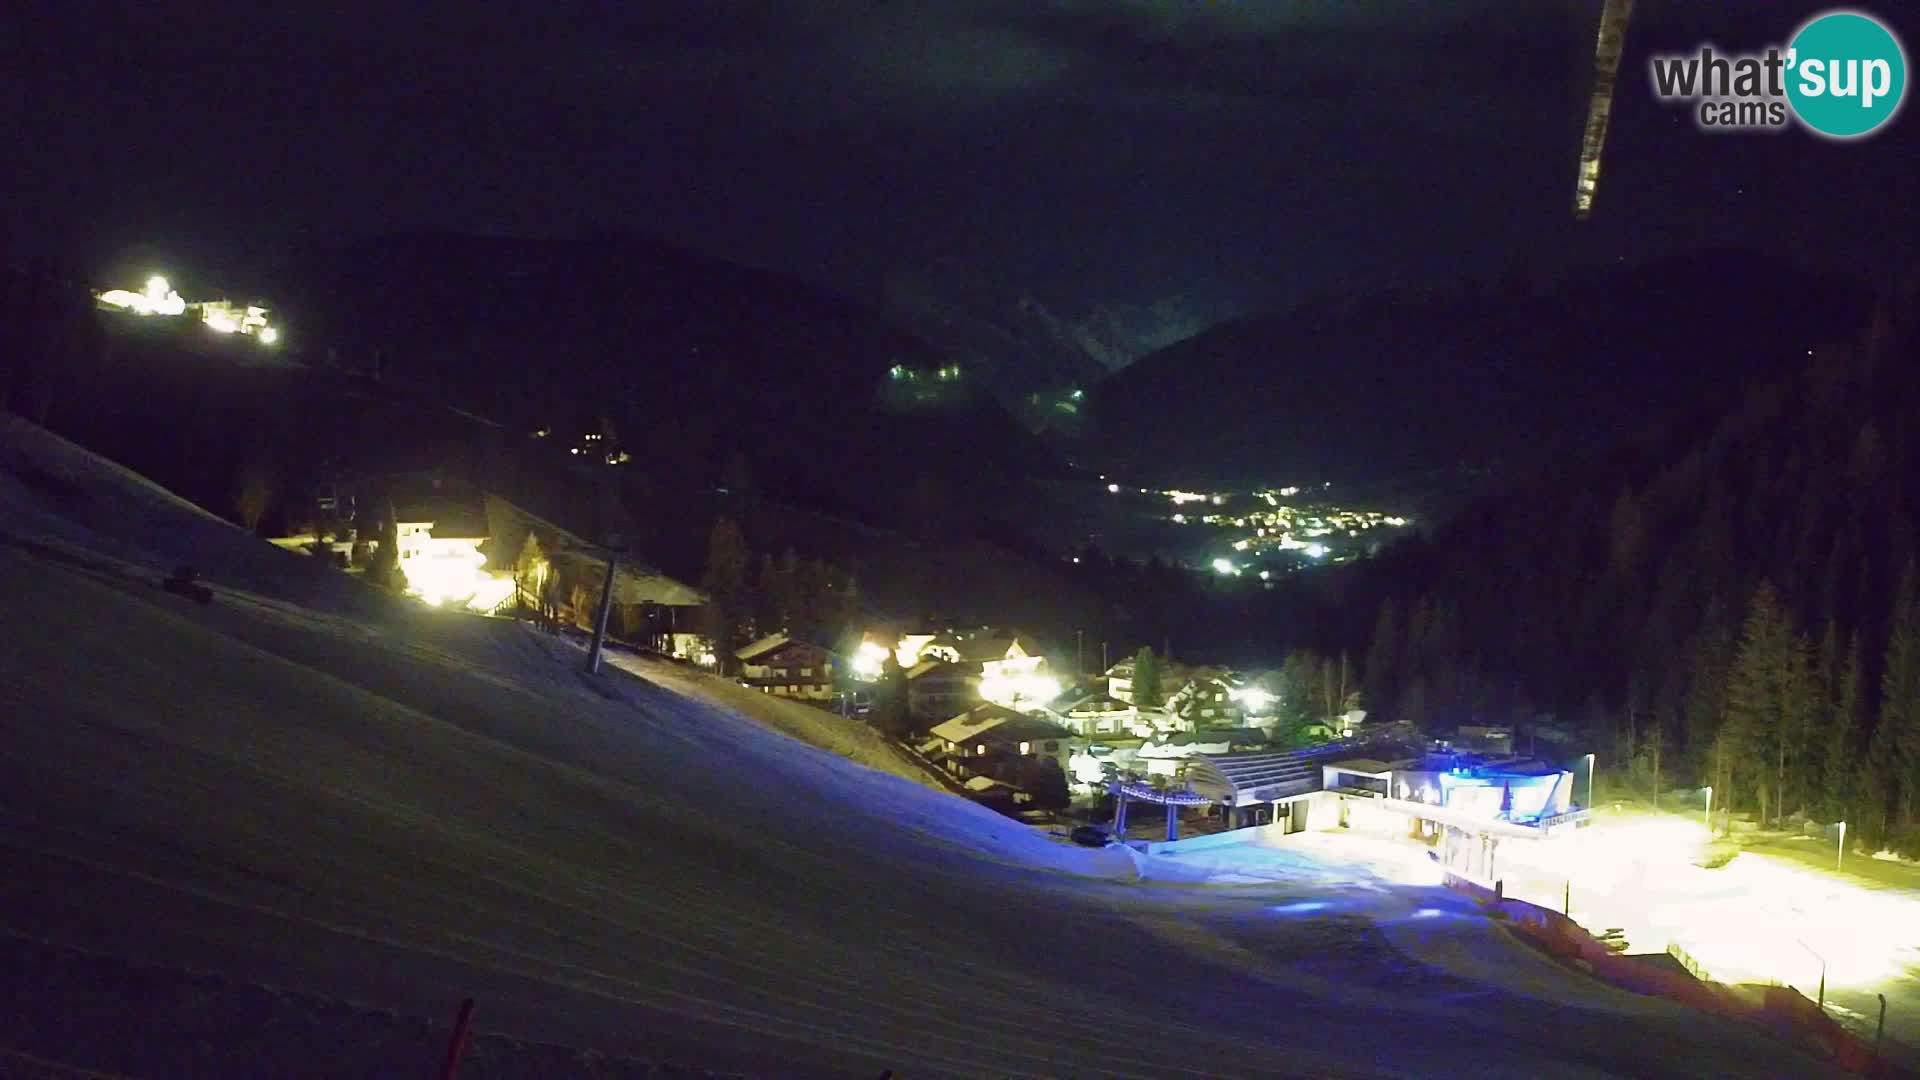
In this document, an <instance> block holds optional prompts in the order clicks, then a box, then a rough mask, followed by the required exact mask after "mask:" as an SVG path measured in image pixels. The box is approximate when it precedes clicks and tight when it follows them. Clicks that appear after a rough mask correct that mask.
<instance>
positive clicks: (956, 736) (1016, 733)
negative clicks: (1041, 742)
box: [928, 702, 1073, 744]
mask: <svg viewBox="0 0 1920 1080" xmlns="http://www.w3.org/2000/svg"><path fill="white" fill-rule="evenodd" d="M928 734H930V735H933V736H935V737H937V738H941V739H945V740H947V741H948V742H952V743H964V742H972V741H975V740H984V741H986V742H992V743H1003V744H1012V743H1017V742H1028V741H1032V740H1034V739H1068V738H1072V737H1073V732H1071V731H1068V730H1067V729H1066V728H1063V727H1061V726H1060V725H1059V724H1056V723H1054V722H1053V721H1051V720H1042V719H1039V718H1037V717H1032V716H1028V715H1026V714H1025V713H1019V712H1015V711H1013V710H1012V709H1009V708H1007V707H1005V706H1003V705H995V704H993V703H991V702H988V703H987V704H984V705H976V706H974V707H973V708H971V709H968V710H967V711H966V712H963V713H961V714H960V715H959V716H956V717H954V718H953V719H951V720H948V721H947V722H946V723H944V724H938V725H935V726H934V728H933V729H932V730H931V731H929V732H928Z"/></svg>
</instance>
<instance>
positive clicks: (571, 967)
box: [0, 420, 1815, 1076]
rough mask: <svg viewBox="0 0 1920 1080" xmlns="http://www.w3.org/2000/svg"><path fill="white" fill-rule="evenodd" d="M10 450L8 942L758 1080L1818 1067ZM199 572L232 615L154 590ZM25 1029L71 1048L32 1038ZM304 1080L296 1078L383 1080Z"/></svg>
mask: <svg viewBox="0 0 1920 1080" xmlns="http://www.w3.org/2000/svg"><path fill="white" fill-rule="evenodd" d="M0 424H4V426H0V589H4V594H5V595H6V596H7V597H8V598H9V600H10V602H11V608H10V618H9V620H8V627H7V632H6V633H5V635H4V636H3V637H0V865H3V866H4V867H5V872H0V931H4V932H5V934H6V935H10V936H13V937H15V938H24V939H32V940H34V941H38V942H45V943H50V944H52V945H57V946H72V947H77V948H80V949H84V950H86V951H87V952H89V953H93V954H98V955H101V956H106V957H116V958H123V959H124V960H126V961H129V962H135V963H138V964H140V965H154V966H157V967H158V968H160V969H184V970H188V971H194V972H203V973H207V974H208V975H209V976H219V977H220V978H221V979H223V980H226V981H227V982H229V983H233V984H239V985H261V986H270V987H278V988H285V989H289V990H295V991H298V992H299V993H300V994H301V995H310V996H311V998H312V999H313V1000H331V1001H335V1002H346V1003H354V1004H356V1005H359V1006H364V1007H368V1008H372V1009H379V1010H386V1011H389V1012H391V1013H394V1014H397V1015H399V1016H401V1017H417V1018H428V1019H430V1020H432V1021H433V1022H435V1023H442V1022H444V1018H445V1017H446V1016H448V1015H450V1014H451V1012H452V1009H453V1008H454V1006H455V1005H456V1004H457V1003H458V1001H459V1000H460V999H461V998H462V997H473V998H475V999H476V1000H477V1001H478V1003H479V1011H478V1018H477V1021H476V1022H477V1025H478V1027H479V1028H480V1029H481V1030H482V1031H484V1032H494V1033H500V1034H504V1035H508V1036H512V1037H514V1038H517V1039H524V1040H529V1041H533V1042H539V1043H549V1044H557V1045H560V1046H565V1047H576V1048H592V1049H594V1050H598V1051H602V1052H605V1053H609V1054H617V1055H625V1056H629V1057H633V1058H638V1059H644V1060H647V1061H654V1062H668V1063H675V1064H681V1065H688V1066H697V1067H700V1068H707V1069H715V1070H727V1071H736V1072H745V1073H754V1074H764V1075H779V1076H792V1075H810V1074H814V1075H843V1074H851V1075H866V1076H875V1075H878V1074H879V1073H880V1072H881V1071H882V1070H883V1069H894V1070H897V1071H898V1075H912V1076H931V1075H966V1076H978V1075H995V1076H1011V1075H1082V1076H1090V1075H1111V1076H1174V1075H1187V1076H1255V1075H1260V1076H1271V1075H1287V1074H1298V1075H1314V1076H1336V1075H1422V1076H1432V1075H1460V1076H1467V1075H1472V1076H1489V1075H1512V1076H1542V1075H1553V1076H1580V1075H1639V1076H1658V1075H1673V1076H1690V1075H1701V1074H1704V1073H1713V1074H1718V1075H1734V1074H1759V1073H1765V1074H1768V1075H1791V1074H1794V1073H1796V1072H1805V1073H1808V1074H1813V1072H1814V1071H1815V1068H1814V1065H1813V1064H1812V1063H1811V1062H1803V1061H1801V1060H1800V1059H1798V1058H1796V1057H1794V1056H1793V1055H1792V1053H1791V1052H1790V1051H1788V1050H1787V1049H1786V1048H1785V1047H1784V1046H1781V1045H1779V1044H1775V1043H1772V1042H1770V1041H1768V1040H1766V1039H1764V1038H1762V1037H1760V1036H1759V1035H1757V1034H1754V1033H1750V1032H1747V1031H1745V1030H1741V1029H1736V1028H1733V1027H1730V1026H1728V1025H1726V1024H1724V1023H1721V1022H1719V1021H1716V1020H1713V1019H1711V1018H1708V1017H1705V1016H1701V1015H1696V1014H1692V1013H1689V1012H1686V1011H1684V1010H1681V1009H1678V1008H1675V1007H1671V1006H1668V1005H1666V1004H1664V1003H1660V1002H1656V1001H1652V1000H1648V999H1641V998H1635V997H1631V996H1628V995H1625V994H1623V993H1619V992H1616V991H1612V990H1609V989H1606V988H1603V987H1600V986H1598V985H1597V984H1594V983H1591V982H1589V981H1586V980H1584V979H1583V978H1581V977H1579V976H1577V975H1575V974H1573V973H1570V972H1567V971H1564V970H1562V969H1560V968H1557V967H1555V966H1553V965H1551V964H1549V963H1548V962H1547V961H1545V960H1543V959H1541V958H1540V957H1538V956H1537V955H1535V954H1534V953H1532V952H1530V951H1528V950H1526V949H1524V948H1521V947H1520V946H1518V945H1515V944H1514V943H1513V942H1512V941H1510V940H1509V939H1508V938H1507V937H1506V936H1505V935H1504V933H1503V932H1502V931H1500V930H1499V929H1498V928H1497V927H1494V926H1491V925H1490V924H1488V923H1487V922H1486V921H1485V920H1484V919H1482V918H1480V917H1479V916H1478V915H1476V914H1474V913H1473V911H1472V909H1471V908H1470V906H1469V905H1467V904H1465V903H1464V902H1463V901H1461V900H1459V899H1458V898H1456V897H1454V896H1452V895H1451V894H1448V893H1446V892H1444V891H1442V890H1438V889H1433V888H1428V887H1415V886H1408V885H1402V884H1397V883H1395V882H1393V881H1391V880H1389V879H1387V878H1385V877H1382V876H1380V875H1378V874H1376V873H1373V872H1371V871H1369V870H1367V869H1366V868H1364V867H1362V866H1358V865H1352V866H1346V865H1343V864H1341V863H1339V862H1338V861H1337V860H1336V859H1333V858H1332V857H1331V856H1329V857H1328V858H1327V859H1323V860H1320V861H1319V862H1318V863H1317V864H1316V868H1315V870H1314V872H1312V873H1307V872H1304V871H1303V872H1301V873H1300V874H1299V876H1298V879H1297V880H1295V879H1293V877H1292V871H1291V870H1290V869H1288V867H1289V866H1291V865H1295V864H1292V863H1287V862H1285V861H1284V860H1283V861H1282V862H1280V863H1279V864H1277V865H1279V866H1280V867H1281V869H1280V870H1278V871H1276V872H1275V873H1274V874H1273V875H1272V879H1273V880H1270V881H1269V882H1267V883H1264V884H1256V885H1242V886H1235V887H1223V886H1217V885H1186V884H1175V883H1168V882H1167V881H1165V880H1161V879H1164V878H1168V877H1174V878H1178V877H1182V876H1189V877H1192V876H1199V877H1205V876H1207V875H1206V874H1205V873H1204V872H1201V873H1197V874H1192V875H1182V874H1181V873H1179V872H1178V868H1177V867H1175V868H1170V869H1167V871H1166V872H1156V870H1155V868H1154V867H1152V866H1149V867H1148V872H1147V877H1148V878H1149V879H1153V880H1148V881H1145V882H1143V881H1141V880H1140V875H1139V871H1138V870H1137V868H1136V863H1135V859H1134V857H1133V856H1131V855H1129V854H1128V853H1125V852H1117V851H1103V852H1094V851H1087V850H1083V849H1078V848H1072V847H1066V846H1062V845H1059V844H1057V843H1054V842H1052V841H1050V840H1048V839H1047V838H1046V837H1044V836H1042V835H1040V834H1038V833H1035V832H1033V831H1030V830H1027V829H1025V828H1023V827H1022V826H1019V825H1018V824H1016V823H1013V822H1011V821H1008V820H1006V819H1004V818H1001V817H999V816H998V815H995V814H992V813H990V812H988V811H985V810H983V809H980V808H978V807H975V806H972V805H971V804H968V803H966V802H964V801H962V800H959V799H956V798H954V797H952V796H949V795H946V794H944V793H942V792H940V791H937V790H935V789H933V788H931V787H930V786H928V785H926V784H924V783H918V782H915V781H914V780H911V779H907V778H905V777H904V776H899V775H890V774H889V773H886V772H879V771H875V770H873V769H869V768H866V767H864V766H863V765H861V764H858V763H856V762H854V761H850V760H848V759H847V758H845V757H842V756H840V755H838V754H835V753H830V752H827V751H824V750H819V749H815V748H812V747H809V746H806V745H804V744H801V743H799V742H796V741H794V740H793V739H791V738H788V737H786V736H785V735H782V734H779V733H778V732H775V731H773V730H770V729H769V728H768V727H766V726H765V725H763V724H761V723H758V722H755V721H754V720H751V719H748V718H747V717H745V716H743V715H741V714H740V713H737V712H735V711H733V710H732V709H730V708H728V707H727V702H726V698H725V695H724V694H722V693H718V692H713V691H712V688H702V687H697V686H688V685H678V684H675V685H670V686H662V685H650V684H648V683H647V682H644V681H642V680H641V679H638V678H635V677H633V676H632V675H630V674H628V673H625V672H620V671H613V672H609V673H607V674H606V675H604V676H603V677H601V678H598V679H591V678H588V677H587V676H585V675H584V674H583V673H581V672H580V671H579V664H578V654H577V652H575V651H574V650H573V648H572V647H571V646H569V645H566V644H565V643H563V642H561V641H559V640H557V639H553V638H547V637H544V636H541V635H539V634H536V633H533V632H530V631H528V630H525V629H524V628H522V627H520V626H518V625H515V624H512V623H508V622H501V621H492V620H484V619H479V618H473V617H467V616H461V615H453V614H450V613H443V612H438V611H434V610H430V609H427V608H424V607H422V606H419V605H416V604H410V603H403V602H399V601H395V600H392V599H389V598H387V597H384V596H381V595H378V594H376V593H374V592H372V591H371V590H368V589H366V588H365V587H363V586H361V585H360V584H359V583H357V582H354V581H350V580H348V579H345V578H343V577H340V576H338V575H334V574H331V573H329V572H327V571H325V570H324V569H322V568H321V567H319V566H317V565H315V564H314V563H312V562H310V561H308V560H304V559H302V558H300V557H298V556H292V555H287V554H285V553H282V552H280V551H278V550H277V549H274V548H272V547H271V546H270V545H267V544H265V543H263V542H259V541H257V540H254V539H252V538H250V537H247V536H245V535H243V534H242V533H240V532H239V531H238V530H235V529H232V528H230V527H228V526H226V525H224V524H222V523H221V522H219V521H217V520H215V519H213V518H211V517H209V516H208V515H206V514H204V513H202V512H200V511H198V510H197V509H195V508H193V507H192V506H190V505H187V504H184V503H182V502H180V501H179V500H176V499H174V498H172V497H171V496H169V495H168V494H166V493H165V492H164V491H161V490H159V489H156V488H154V487H152V486H151V485H148V484H146V483H145V482H144V481H142V480H140V479H139V478H138V477H136V476H133V475H131V474H128V473H126V472H124V471H123V470H119V469H117V468H115V467H113V466H111V465H108V464H106V463H104V462H101V461H99V460H98V459H95V458H92V457H90V456H89V455H86V454H84V453H82V452H80V451H78V450H76V449H74V448H73V447H71V446H69V445H67V444H64V443H61V442H60V441H59V440H57V439H53V438H51V437H49V436H46V435H44V434H43V433H40V432H38V431H37V430H34V429H30V428H27V427H24V426H23V425H20V424H18V423H17V422H14V421H10V420H8V421H0ZM178 563H192V564H194V565H196V566H197V567H199V568H200V570H201V572H202V573H203V575H204V576H205V577H206V578H207V579H208V581H209V582H210V583H211V584H212V585H213V586H214V588H215V590H216V593H217V599H216V601H215V602H214V603H213V604H211V605H206V606H201V605H195V604H192V603H190V602H188V601H185V600H182V599H180V598H178V597H176V596H173V595H171V594H169V593H166V592H164V591H162V590H161V589H159V588H158V587H157V586H156V582H157V580H158V579H159V577H160V576H161V575H162V574H163V573H164V572H165V571H166V570H167V569H170V568H171V567H172V566H174V565H175V564H178ZM895 771H899V770H895ZM1289 858H1294V857H1293V856H1289ZM105 992H106V991H105V989H104V988H103V993H105ZM203 997H204V995H203ZM36 1007H39V1008H46V1009H61V1010H62V1017H63V1018H64V1019H63V1022H62V1024H61V1026H60V1028H59V1030H61V1031H64V1032H68V1033H70V1034H71V1038H70V1041H69V1042H68V1043H66V1044H64V1045H62V1046H59V1047H47V1046H40V1045H36V1046H33V1047H25V1046H21V1045H20V1044H19V1040H24V1039H29V1038H33V1037H35V1033H36V1032H38V1031H43V1030H49V1029H47V1028H46V1027H45V1025H36V1024H35V1023H34V1019H33V1016H32V1010H33V1009H34V1008H36ZM144 1007H145V1009H147V1010H149V1011H148V1012H147V1013H145V1014H143V1015H138V1016H135V1017H133V1018H131V1019H127V1018H116V1017H113V1016H109V1015H106V1014H99V1015H100V1019H99V1020H98V1026H97V1027H96V1028H94V1029H91V1030H85V1024H84V1018H85V1017H87V1016H90V1015H95V1014H92V1013H88V1012H86V1011H84V1010H82V1011H79V1012H75V1011H74V1010H72V1009H70V1008H67V1007H66V1006H65V1005H64V1004H59V1003H53V1002H45V1003H42V1002H36V1001H34V1000H31V999H29V998H26V997H22V998H21V999H19V1000H16V1001H14V1002H13V1003H12V1006H11V1008H10V1009H0V1013H10V1018H9V1019H8V1020H6V1021H4V1022H0V1049H4V1048H7V1047H8V1046H9V1040H12V1041H13V1042H12V1048H13V1049H18V1050H23V1051H29V1050H30V1051H31V1052H32V1053H35V1054H37V1055H39V1056H43V1057H45V1056H49V1055H51V1054H52V1053H53V1052H54V1051H55V1050H57V1051H58V1054H59V1057H58V1059H59V1060H62V1061H65V1062H67V1063H69V1064H73V1065H77V1066H84V1067H89V1068H95V1069H104V1070H112V1071H116V1072H122V1073H127V1074H131V1075H143V1074H146V1073H149V1072H151V1071H152V1069H150V1068H146V1067H145V1066H150V1065H151V1064H152V1062H151V1061H149V1060H148V1059H146V1058H143V1056H142V1050H141V1042H142V1040H141V1039H140V1037H139V1035H138V1030H139V1027H140V1025H141V1024H159V1023H164V1022H166V1018H167V1016H168V1013H167V1009H168V1007H169V1006H168V1003H167V1002H165V1001H162V1000H158V999H149V1000H148V1001H147V1002H146V1004H145V1006H144ZM325 1015H333V1014H331V1013H328V1014H325ZM338 1015H339V1017H340V1021H339V1022H340V1023H341V1024H343V1025H345V1024H346V1022H347V1020H348V1019H350V1018H351V1017H352V1016H355V1015H358V1014H356V1013H353V1012H352V1011H350V1010H346V1009H344V1008H342V1009H341V1010H339V1013H338ZM232 1022H233V1023H234V1024H235V1025H237V1026H238V1025H249V1026H248V1028H247V1030H249V1031H252V1030H253V1027H252V1026H251V1025H253V1024H254V1023H255V1022H254V1021H248V1020H246V1019H244V1018H241V1017H235V1018H233V1021H232ZM8 1025H11V1026H8ZM199 1037H200V1038H201V1040H202V1041H203V1042H205V1043H207V1044H208V1045H210V1046H211V1047H213V1048H214V1049H213V1050H211V1051H209V1052H210V1053H214V1054H216V1055H217V1053H218V1048H219V1046H220V1045H221V1036H220V1034H219V1032H218V1030H208V1031H205V1032H202V1033H201V1034H200V1036H199ZM339 1039H340V1040H341V1042H342V1043H343V1044H348V1045H356V1044H355V1041H354V1036H353V1034H352V1033H351V1031H350V1030H348V1029H347V1028H345V1027H343V1028H342V1030H341V1032H340V1035H339ZM234 1041H235V1043H238V1042H240V1041H242V1040H241V1038H240V1037H239V1036H235V1037H234ZM253 1041H255V1042H257V1040H253ZM1463 1046H1472V1047H1477V1048H1479V1049H1478V1050H1476V1051H1475V1052H1473V1053H1462V1052H1461V1051H1459V1050H1458V1049H1457V1048H1459V1047H1463ZM1449 1047H1451V1048H1454V1049H1448V1048H1449ZM286 1052H287V1055H288V1057H287V1059H286V1060H283V1061H278V1062H274V1063H273V1067H272V1068H271V1070H270V1071H271V1072H273V1073H274V1074H276V1075H289V1076H293V1075H315V1076H324V1075H334V1074H359V1073H363V1072H364V1071H365V1068H364V1063H362V1067H360V1068H356V1067H354V1066H352V1065H349V1064H348V1062H349V1061H351V1060H354V1059H353V1055H352V1054H351V1053H349V1052H346V1051H345V1050H343V1052H342V1054H341V1055H340V1056H339V1057H337V1058H335V1057H331V1056H329V1055H325V1054H318V1055H316V1054H313V1053H312V1052H311V1048H310V1047H309V1051H308V1052H306V1053H301V1052H300V1050H299V1048H298V1047H295V1046H289V1047H288V1048H287V1051H286ZM566 1060H568V1061H574V1062H575V1063H576V1064H577V1063H578V1060H579V1059H574V1058H568V1059H566ZM249 1063H250V1064H251V1065H253V1066H255V1069H253V1070H250V1071H262V1070H260V1069H259V1068H258V1066H259V1065H260V1063H259V1061H258V1059H257V1058H250V1059H249ZM483 1065H484V1062H476V1064H475V1068H474V1069H473V1070H470V1071H469V1072H468V1073H463V1075H485V1074H486V1073H485V1070H484V1068H483V1067H482V1066H483ZM238 1068H239V1065H238V1064H236V1063H234V1062H231V1061H229V1062H227V1063H225V1067H224V1068H223V1067H220V1065H219V1063H218V1062H217V1058H216V1064H215V1065H213V1066H209V1067H208V1068H207V1070H206V1072H207V1074H212V1075H223V1074H231V1073H232V1072H234V1071H235V1070H236V1069H238ZM500 1068H501V1070H502V1071H503V1072H511V1071H512V1069H511V1067H508V1066H501V1067H500ZM411 1069H413V1065H412V1064H411V1063H396V1064H395V1066H394V1068H393V1074H394V1075H402V1074H408V1072H409V1070H411Z"/></svg>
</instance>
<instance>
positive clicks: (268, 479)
mask: <svg viewBox="0 0 1920 1080" xmlns="http://www.w3.org/2000/svg"><path fill="white" fill-rule="evenodd" d="M274 491H275V484H274V477H273V470H272V469H269V468H267V467H266V466H265V465H261V464H258V463H255V464H251V465H248V466H247V467H246V468H244V469H241V470H240V494H239V495H238V496H236V497H235V499H234V509H235V510H237V511H239V513H240V524H242V525H245V526H246V527H247V531H248V532H258V531H260V519H262V518H264V517H266V516H267V508H268V507H270V506H272V505H273V496H274Z"/></svg>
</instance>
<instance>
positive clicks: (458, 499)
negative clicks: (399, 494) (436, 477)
mask: <svg viewBox="0 0 1920 1080" xmlns="http://www.w3.org/2000/svg"><path fill="white" fill-rule="evenodd" d="M482 499H483V497H482V496H479V495H474V496H472V497H462V496H459V495H427V496H422V497H419V498H411V499H395V500H393V518H394V520H395V521H397V522H399V521H405V522H415V521H430V522H432V523H433V530H432V531H433V535H434V536H436V537H438V538H440V539H443V540H445V539H472V538H474V537H485V536H487V535H489V533H488V529H487V512H486V505H485V503H484V502H483V501H482Z"/></svg>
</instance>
